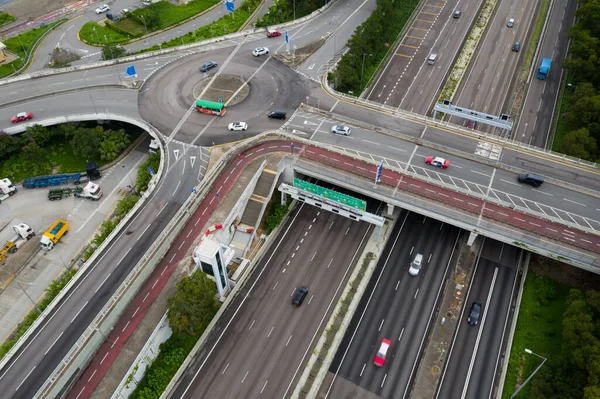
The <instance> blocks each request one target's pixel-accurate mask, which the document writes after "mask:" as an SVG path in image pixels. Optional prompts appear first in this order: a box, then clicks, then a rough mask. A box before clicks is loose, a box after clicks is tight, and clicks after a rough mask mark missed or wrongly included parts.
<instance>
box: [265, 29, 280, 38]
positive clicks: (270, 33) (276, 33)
mask: <svg viewBox="0 0 600 399" xmlns="http://www.w3.org/2000/svg"><path fill="white" fill-rule="evenodd" d="M277 36H281V32H279V31H278V30H271V29H269V30H268V31H267V37H277Z"/></svg>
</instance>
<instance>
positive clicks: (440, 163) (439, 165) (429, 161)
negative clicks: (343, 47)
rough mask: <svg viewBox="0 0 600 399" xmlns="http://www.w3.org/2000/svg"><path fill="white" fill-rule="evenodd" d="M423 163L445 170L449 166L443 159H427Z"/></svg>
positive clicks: (448, 162)
mask: <svg viewBox="0 0 600 399" xmlns="http://www.w3.org/2000/svg"><path fill="white" fill-rule="evenodd" d="M425 163H427V164H429V165H432V166H435V167H437V168H442V169H446V168H447V167H448V166H450V161H446V160H445V159H444V158H440V157H435V158H434V157H427V158H425Z"/></svg>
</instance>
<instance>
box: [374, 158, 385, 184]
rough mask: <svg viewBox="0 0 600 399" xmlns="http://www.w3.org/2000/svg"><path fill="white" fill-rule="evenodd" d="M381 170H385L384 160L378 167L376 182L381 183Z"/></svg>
mask: <svg viewBox="0 0 600 399" xmlns="http://www.w3.org/2000/svg"><path fill="white" fill-rule="evenodd" d="M381 172H383V160H381V163H380V164H379V166H378V167H377V176H376V177H375V183H379V182H380V181H381Z"/></svg>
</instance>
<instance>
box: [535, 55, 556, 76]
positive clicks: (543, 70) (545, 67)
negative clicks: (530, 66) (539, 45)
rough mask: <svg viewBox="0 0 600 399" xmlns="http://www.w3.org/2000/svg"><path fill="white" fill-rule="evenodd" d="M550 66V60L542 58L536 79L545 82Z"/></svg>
mask: <svg viewBox="0 0 600 399" xmlns="http://www.w3.org/2000/svg"><path fill="white" fill-rule="evenodd" d="M550 64H552V60H551V59H550V58H542V64H541V65H540V69H539V70H538V76H537V78H538V79H540V80H546V78H547V77H548V74H549V73H550Z"/></svg>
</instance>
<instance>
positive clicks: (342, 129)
mask: <svg viewBox="0 0 600 399" xmlns="http://www.w3.org/2000/svg"><path fill="white" fill-rule="evenodd" d="M350 132H351V129H350V127H348V126H343V125H337V126H332V127H331V133H335V134H342V135H344V136H348V135H350Z"/></svg>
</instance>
